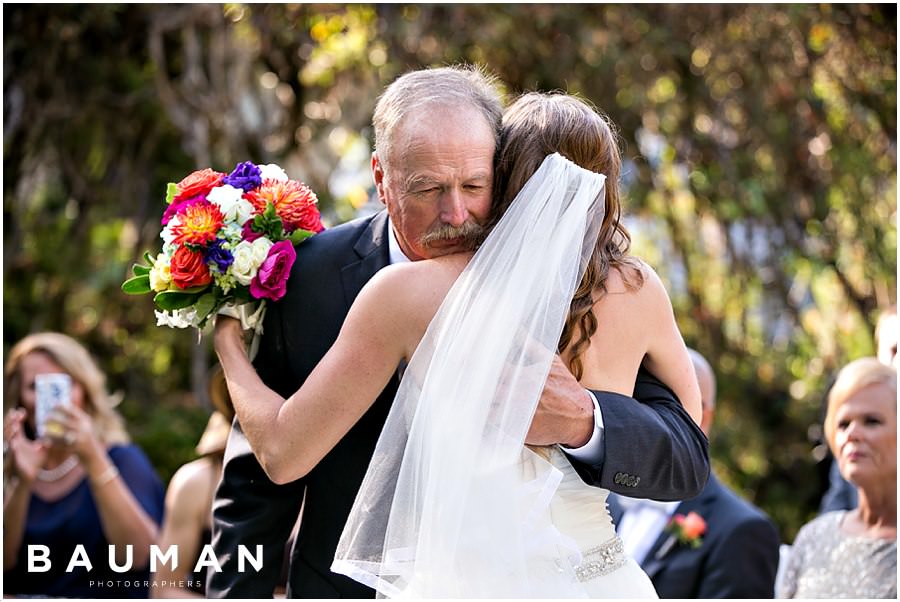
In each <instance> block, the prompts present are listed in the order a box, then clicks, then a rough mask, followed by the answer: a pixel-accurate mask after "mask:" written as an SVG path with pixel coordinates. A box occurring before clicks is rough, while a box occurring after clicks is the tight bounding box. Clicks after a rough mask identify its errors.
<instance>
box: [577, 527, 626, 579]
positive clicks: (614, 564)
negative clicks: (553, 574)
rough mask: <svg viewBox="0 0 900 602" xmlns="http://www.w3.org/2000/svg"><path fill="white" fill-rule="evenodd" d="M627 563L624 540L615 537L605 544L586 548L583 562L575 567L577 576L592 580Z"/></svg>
mask: <svg viewBox="0 0 900 602" xmlns="http://www.w3.org/2000/svg"><path fill="white" fill-rule="evenodd" d="M623 564H625V546H624V545H623V544H622V540H621V539H619V538H618V537H614V538H612V539H610V540H609V541H607V542H606V543H604V544H600V545H599V546H596V547H594V548H591V549H589V550H586V551H585V552H584V553H583V554H582V561H581V564H579V565H578V566H576V567H575V576H576V577H578V580H579V581H582V582H584V581H590V580H591V579H596V578H597V577H602V576H603V575H608V574H609V573H611V572H613V571H614V570H616V569H617V568H619V567H620V566H622V565H623Z"/></svg>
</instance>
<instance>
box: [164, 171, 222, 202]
mask: <svg viewBox="0 0 900 602" xmlns="http://www.w3.org/2000/svg"><path fill="white" fill-rule="evenodd" d="M224 177H225V174H223V173H220V172H218V171H215V170H213V169H209V168H206V169H201V170H199V171H195V172H194V173H192V174H189V175H187V176H185V178H184V179H183V180H182V181H180V182H178V184H176V185H175V187H176V188H177V189H178V193H177V194H176V195H175V198H174V199H173V200H175V201H179V200H181V199H188V198H190V197H193V196H199V195H201V194H202V195H205V194H206V193H208V192H209V191H210V190H212V189H213V188H215V187H216V186H218V185H219V183H220V182H221V181H222V178H224Z"/></svg>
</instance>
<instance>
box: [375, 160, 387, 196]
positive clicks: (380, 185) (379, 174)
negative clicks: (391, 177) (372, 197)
mask: <svg viewBox="0 0 900 602" xmlns="http://www.w3.org/2000/svg"><path fill="white" fill-rule="evenodd" d="M372 178H373V179H374V180H375V193H376V194H377V195H378V200H380V201H381V202H382V204H383V205H385V206H387V202H386V201H385V196H384V168H383V167H382V165H381V161H380V160H379V159H378V153H377V152H373V153H372Z"/></svg>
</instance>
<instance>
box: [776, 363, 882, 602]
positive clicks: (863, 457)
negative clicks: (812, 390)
mask: <svg viewBox="0 0 900 602" xmlns="http://www.w3.org/2000/svg"><path fill="white" fill-rule="evenodd" d="M825 437H826V439H827V441H828V446H829V447H830V448H831V452H832V453H833V454H834V457H835V459H836V460H837V462H838V466H839V467H840V470H841V475H842V476H843V477H844V478H845V479H847V480H848V481H849V482H850V483H852V484H853V485H854V486H855V487H856V491H857V493H858V495H859V504H858V506H857V507H856V508H854V509H852V510H839V511H836V512H829V513H827V514H823V515H821V516H819V517H817V518H816V519H814V520H813V521H811V522H809V523H807V524H806V525H804V526H803V527H802V528H801V529H800V532H799V533H798V534H797V538H796V539H795V540H794V544H793V546H792V548H791V551H790V553H789V556H788V560H787V564H786V566H785V573H784V579H783V581H782V582H781V584H780V586H779V588H778V592H777V596H778V597H779V598H896V597H897V371H896V370H895V369H894V368H893V367H892V366H886V365H884V364H883V363H881V362H880V361H878V360H877V359H876V358H874V357H871V358H863V359H858V360H856V361H854V362H851V363H849V364H847V366H845V367H844V368H843V369H842V370H841V371H840V373H839V374H838V377H837V380H836V381H835V383H834V386H833V387H832V388H831V392H830V393H829V395H828V412H827V414H826V415H825Z"/></svg>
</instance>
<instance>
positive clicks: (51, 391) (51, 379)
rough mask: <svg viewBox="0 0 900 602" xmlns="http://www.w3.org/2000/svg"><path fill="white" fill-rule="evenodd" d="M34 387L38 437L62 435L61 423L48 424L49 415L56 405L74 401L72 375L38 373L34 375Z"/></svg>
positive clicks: (35, 420)
mask: <svg viewBox="0 0 900 602" xmlns="http://www.w3.org/2000/svg"><path fill="white" fill-rule="evenodd" d="M34 389H35V402H34V422H35V425H36V426H37V436H38V438H39V439H43V438H44V437H61V436H62V428H61V427H60V425H58V424H56V423H51V424H49V425H48V424H47V417H48V416H49V415H50V412H52V411H53V409H54V408H55V407H56V406H58V405H66V406H67V405H69V404H70V403H71V402H72V377H71V376H69V375H68V374H61V373H48V374H37V375H35V377H34Z"/></svg>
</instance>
